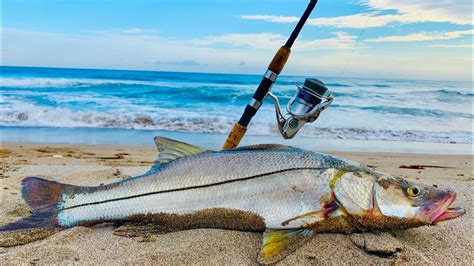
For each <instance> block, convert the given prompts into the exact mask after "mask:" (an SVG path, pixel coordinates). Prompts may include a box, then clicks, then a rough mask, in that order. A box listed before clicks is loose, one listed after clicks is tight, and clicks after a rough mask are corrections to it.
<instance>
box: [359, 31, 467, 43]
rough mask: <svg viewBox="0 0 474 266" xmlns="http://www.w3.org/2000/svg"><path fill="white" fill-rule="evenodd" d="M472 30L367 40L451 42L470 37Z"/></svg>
mask: <svg viewBox="0 0 474 266" xmlns="http://www.w3.org/2000/svg"><path fill="white" fill-rule="evenodd" d="M472 34H474V30H464V31H449V32H433V33H427V32H422V33H414V34H408V35H393V36H385V37H380V38H377V39H370V40H367V41H369V42H421V41H437V40H451V39H456V38H460V37H462V36H463V35H472Z"/></svg>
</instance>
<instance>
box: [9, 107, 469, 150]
mask: <svg viewBox="0 0 474 266" xmlns="http://www.w3.org/2000/svg"><path fill="white" fill-rule="evenodd" d="M8 102H9V103H11V104H12V105H10V108H2V109H1V111H0V125H2V126H34V127H38V126H42V127H93V128H125V129H144V130H166V131H182V132H203V133H222V134H226V133H227V132H228V130H229V128H231V127H232V125H233V123H234V122H235V121H236V119H237V118H238V116H237V115H230V116H224V115H222V114H221V115H208V114H201V113H199V112H190V111H186V110H176V109H173V110H170V109H162V108H156V107H154V108H151V107H147V108H148V109H153V110H152V111H151V112H143V111H144V109H141V110H140V111H139V112H134V111H133V110H131V111H128V112H126V111H105V112H98V111H72V110H70V109H66V108H59V107H45V106H37V105H34V104H31V103H25V102H20V101H15V100H11V99H10V100H8ZM0 103H1V102H0ZM13 106H14V107H13ZM147 108H145V109H147ZM149 111H150V110H149ZM236 114H237V113H236ZM249 134H252V135H277V134H278V132H277V129H276V126H275V124H274V122H273V121H270V120H267V119H257V120H255V121H254V122H253V124H252V127H251V128H250V130H249ZM300 135H302V136H307V137H315V138H320V139H359V140H388V141H416V142H441V143H472V139H473V135H472V133H471V132H467V131H456V132H427V131H420V130H388V129H367V128H353V127H345V128H341V127H324V126H323V127H321V126H316V125H313V124H312V125H308V126H306V127H305V128H304V129H303V130H302V131H301V133H300Z"/></svg>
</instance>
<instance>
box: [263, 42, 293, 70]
mask: <svg viewBox="0 0 474 266" xmlns="http://www.w3.org/2000/svg"><path fill="white" fill-rule="evenodd" d="M290 53H291V49H290V48H288V47H286V46H282V47H280V49H279V50H278V52H277V53H276V54H275V56H274V57H273V59H272V61H271V62H270V65H269V66H268V69H270V70H271V71H273V72H275V73H276V74H278V75H279V74H280V73H281V71H282V70H283V67H284V66H285V64H286V61H287V60H288V57H290Z"/></svg>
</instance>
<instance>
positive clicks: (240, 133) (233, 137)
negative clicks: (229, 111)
mask: <svg viewBox="0 0 474 266" xmlns="http://www.w3.org/2000/svg"><path fill="white" fill-rule="evenodd" d="M246 131H247V128H246V127H244V126H241V125H239V123H235V125H234V127H233V128H232V131H231V132H230V134H229V136H228V137H227V139H226V140H225V143H224V146H223V147H222V148H223V149H224V150H228V149H233V148H235V147H237V146H238V145H239V143H240V141H241V140H242V138H243V137H244V135H245V132H246Z"/></svg>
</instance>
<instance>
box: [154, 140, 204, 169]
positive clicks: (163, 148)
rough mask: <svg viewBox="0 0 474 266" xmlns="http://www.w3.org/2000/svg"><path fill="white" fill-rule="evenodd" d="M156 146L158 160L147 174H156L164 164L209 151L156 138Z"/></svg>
mask: <svg viewBox="0 0 474 266" xmlns="http://www.w3.org/2000/svg"><path fill="white" fill-rule="evenodd" d="M155 144H156V148H157V149H158V158H157V159H156V161H155V162H154V163H153V166H152V167H151V169H150V170H149V171H148V172H147V173H151V172H156V171H158V170H159V169H160V167H161V166H162V165H163V164H166V163H169V162H171V161H174V160H176V159H179V158H183V157H187V156H191V155H196V154H199V153H202V152H205V151H207V150H206V149H204V148H201V147H198V146H194V145H191V144H188V143H184V142H180V141H176V140H172V139H168V138H164V137H155Z"/></svg>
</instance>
